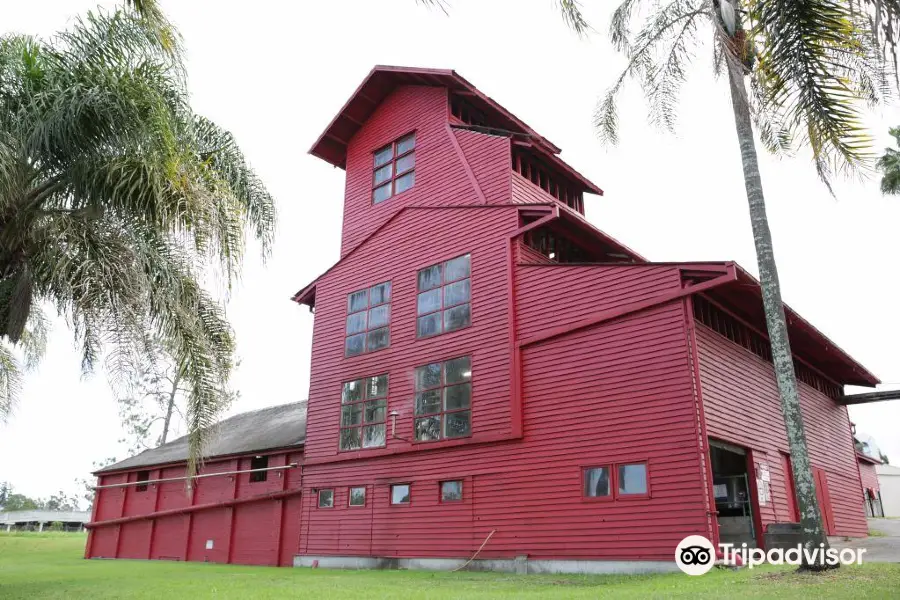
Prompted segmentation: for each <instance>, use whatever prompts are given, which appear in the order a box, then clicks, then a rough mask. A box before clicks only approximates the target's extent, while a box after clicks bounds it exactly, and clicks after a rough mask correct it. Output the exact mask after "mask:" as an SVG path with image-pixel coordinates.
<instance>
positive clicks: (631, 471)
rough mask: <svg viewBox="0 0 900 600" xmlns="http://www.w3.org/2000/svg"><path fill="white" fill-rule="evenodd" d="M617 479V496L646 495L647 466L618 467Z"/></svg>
mask: <svg viewBox="0 0 900 600" xmlns="http://www.w3.org/2000/svg"><path fill="white" fill-rule="evenodd" d="M617 479H618V482H619V496H645V495H647V465H646V464H645V463H634V464H625V465H619V472H618V475H617Z"/></svg>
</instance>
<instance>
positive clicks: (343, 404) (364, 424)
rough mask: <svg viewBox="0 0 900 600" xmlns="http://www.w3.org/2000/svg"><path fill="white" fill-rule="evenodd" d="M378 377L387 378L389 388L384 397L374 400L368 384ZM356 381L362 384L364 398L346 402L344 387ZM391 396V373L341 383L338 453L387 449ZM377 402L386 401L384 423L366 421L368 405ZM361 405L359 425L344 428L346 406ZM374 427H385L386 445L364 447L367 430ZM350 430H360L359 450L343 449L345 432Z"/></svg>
mask: <svg viewBox="0 0 900 600" xmlns="http://www.w3.org/2000/svg"><path fill="white" fill-rule="evenodd" d="M378 377H386V378H387V388H386V389H385V392H384V395H383V396H376V397H374V398H371V397H369V386H368V382H369V380H371V379H375V378H378ZM355 381H360V382H362V390H363V391H362V396H361V398H360V399H359V400H354V401H353V402H344V386H346V385H347V384H348V383H353V382H355ZM390 395H391V377H390V373H379V374H378V375H367V376H365V377H357V378H356V379H350V380H349V381H342V382H341V403H340V412H339V414H338V452H362V451H364V450H378V449H382V448H386V447H387V439H388V438H387V421H388V419H387V417H388V407H389V398H390ZM376 400H384V420H383V421H373V422H371V423H370V422H367V421H366V403H367V402H372V401H376ZM354 405H359V406H360V407H361V410H362V417H361V420H360V422H359V425H347V426H344V424H343V423H344V407H346V406H354ZM372 425H383V426H384V443H383V444H380V445H378V446H368V447H367V446H364V445H363V440H364V439H365V438H364V432H365V428H366V427H367V426H372ZM348 429H358V430H359V448H346V449H345V448H342V447H341V440H342V439H343V435H344V431H345V430H348Z"/></svg>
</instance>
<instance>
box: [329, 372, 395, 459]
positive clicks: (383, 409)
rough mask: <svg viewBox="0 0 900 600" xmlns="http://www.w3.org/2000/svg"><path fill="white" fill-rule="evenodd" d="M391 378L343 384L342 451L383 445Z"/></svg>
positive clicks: (374, 378) (382, 377) (377, 377)
mask: <svg viewBox="0 0 900 600" xmlns="http://www.w3.org/2000/svg"><path fill="white" fill-rule="evenodd" d="M387 394H388V376H387V375H376V376H375V377H365V378H363V379H355V380H353V381H347V382H345V383H344V388H343V390H342V392H341V441H340V447H341V450H359V449H360V448H377V447H379V446H384V442H385V424H384V419H385V415H386V413H387Z"/></svg>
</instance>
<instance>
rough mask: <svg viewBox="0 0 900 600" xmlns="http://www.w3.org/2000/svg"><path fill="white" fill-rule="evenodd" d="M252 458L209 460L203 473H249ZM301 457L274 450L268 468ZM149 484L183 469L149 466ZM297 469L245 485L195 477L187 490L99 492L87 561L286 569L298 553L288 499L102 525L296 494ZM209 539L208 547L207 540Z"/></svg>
mask: <svg viewBox="0 0 900 600" xmlns="http://www.w3.org/2000/svg"><path fill="white" fill-rule="evenodd" d="M251 458H252V457H251V456H246V457H237V458H233V459H226V460H217V461H210V462H208V463H206V464H205V465H204V467H203V469H202V470H201V473H202V474H210V473H222V472H227V471H237V470H245V469H249V468H250V460H251ZM301 460H302V455H301V454H300V453H297V452H295V453H291V454H286V453H275V454H271V455H270V456H269V466H270V467H277V466H283V465H287V464H289V463H298V462H300V461H301ZM149 471H150V479H165V478H169V477H181V476H183V475H184V472H185V469H184V465H180V466H171V467H165V468H162V469H160V468H151V469H149ZM136 479H137V471H131V472H129V473H124V474H112V475H102V476H101V477H100V485H110V484H114V483H122V482H125V481H126V480H127V481H132V482H133V481H136ZM299 487H300V469H289V470H286V471H270V472H269V473H268V477H267V480H266V481H264V482H254V483H250V475H249V474H248V473H244V474H239V475H223V476H221V477H209V478H203V479H199V480H197V481H196V483H195V487H194V490H193V492H188V491H187V490H186V489H185V483H184V481H169V482H163V483H159V484H149V485H148V489H147V490H146V491H141V492H139V491H137V490H136V489H135V488H134V487H127V488H108V489H101V490H98V492H97V496H96V499H95V502H96V504H97V512H96V517H95V519H94V521H95V522H98V523H100V526H99V527H95V528H93V529H92V530H91V532H90V537H89V540H88V547H87V552H86V555H87V556H88V557H89V558H95V557H103V558H143V559H146V558H153V559H162V560H193V561H206V562H223V563H224V562H231V563H239V564H264V565H276V564H282V565H289V564H291V562H292V557H293V555H294V554H295V553H296V552H297V535H298V532H299V520H300V502H299V499H297V498H292V497H287V498H284V499H276V500H262V501H256V502H249V503H245V504H240V505H235V506H224V507H210V508H206V509H203V510H198V511H194V512H186V513H181V514H167V515H165V516H160V517H158V518H152V517H151V518H147V519H140V520H135V521H129V522H125V523H121V524H111V525H103V524H102V522H103V521H108V520H111V519H118V518H122V517H130V516H135V515H149V514H151V513H154V512H158V511H169V510H175V509H180V508H188V507H190V506H196V505H204V504H216V503H222V502H228V501H231V500H234V499H242V498H250V497H253V496H258V495H261V494H268V493H275V492H281V491H283V490H291V489H298V488H299ZM210 539H211V540H213V549H212V550H207V549H206V541H207V540H210ZM229 542H230V543H229Z"/></svg>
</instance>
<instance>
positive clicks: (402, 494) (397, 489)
mask: <svg viewBox="0 0 900 600" xmlns="http://www.w3.org/2000/svg"><path fill="white" fill-rule="evenodd" d="M391 504H409V484H408V483H401V484H398V485H392V486H391Z"/></svg>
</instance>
